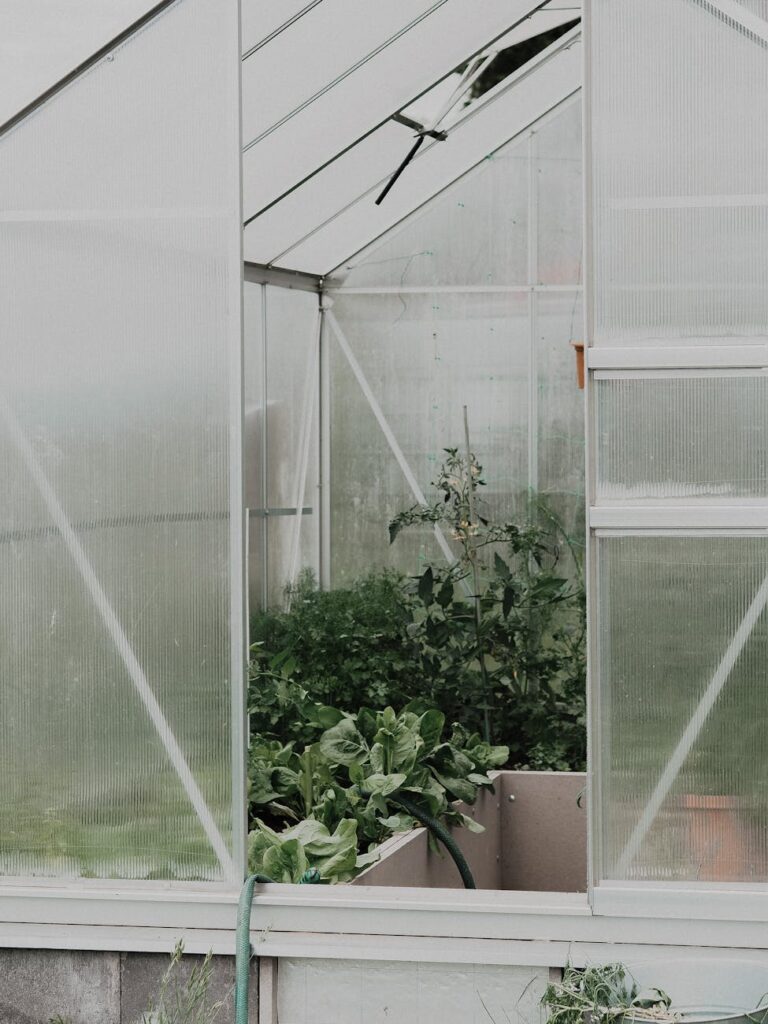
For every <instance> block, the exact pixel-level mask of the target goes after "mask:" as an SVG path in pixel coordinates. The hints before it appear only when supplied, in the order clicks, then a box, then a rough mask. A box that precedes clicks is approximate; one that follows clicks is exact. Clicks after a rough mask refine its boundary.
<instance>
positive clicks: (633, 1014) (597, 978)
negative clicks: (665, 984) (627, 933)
mask: <svg viewBox="0 0 768 1024" xmlns="http://www.w3.org/2000/svg"><path fill="white" fill-rule="evenodd" d="M541 1002H542V1006H544V1007H545V1009H546V1010H547V1013H548V1017H547V1024H585V1022H586V1024H612V1022H613V1021H614V1020H616V1018H624V1017H627V1018H628V1019H631V1020H635V1021H659V1022H660V1024H665V1022H669V1024H671V1022H673V1021H675V1020H677V1019H678V1016H677V1015H676V1014H675V1013H673V1012H671V1011H670V1003H671V1000H670V998H669V996H668V995H667V994H666V992H663V991H662V990H661V989H657V988H654V989H650V991H649V992H648V993H647V994H646V995H643V994H642V993H641V992H640V991H639V990H638V986H637V983H636V982H635V979H634V978H633V977H632V975H631V974H630V973H629V972H628V971H627V969H626V967H624V965H623V964H620V963H612V964H603V965H601V966H595V967H586V968H584V969H583V970H582V969H578V968H575V967H571V966H568V967H566V968H565V970H564V972H563V980H562V981H557V982H551V983H550V984H549V985H548V986H547V988H546V991H545V992H544V996H543V997H542V1000H541Z"/></svg>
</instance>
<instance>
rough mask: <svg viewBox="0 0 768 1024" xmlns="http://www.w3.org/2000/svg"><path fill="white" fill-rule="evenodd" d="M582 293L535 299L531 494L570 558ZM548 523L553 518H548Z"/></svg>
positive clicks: (577, 542) (580, 441)
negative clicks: (565, 543)
mask: <svg viewBox="0 0 768 1024" xmlns="http://www.w3.org/2000/svg"><path fill="white" fill-rule="evenodd" d="M581 300H582V296H581V292H580V291H577V290H574V291H572V292H566V291H564V292H549V293H539V294H538V295H537V296H536V310H535V326H536V355H535V358H536V376H537V384H538V387H537V389H536V422H537V434H536V465H537V476H536V479H535V488H534V489H535V491H536V492H537V493H538V495H539V500H540V502H541V505H542V508H543V509H544V510H546V513H547V515H545V519H549V520H550V524H551V525H552V526H554V528H555V530H556V532H557V533H561V534H563V535H564V537H565V538H566V539H567V541H568V543H569V545H570V546H571V548H570V550H571V553H572V554H573V555H574V557H575V558H576V559H577V560H579V561H581V559H582V557H583V552H584V536H585V525H584V514H585V501H584V487H585V478H584V391H583V390H581V389H580V388H579V382H578V375H577V364H576V353H575V350H574V348H573V345H572V344H571V342H572V341H574V340H578V338H580V336H581V324H582V308H581V307H582V301H581ZM550 517H551V518H550Z"/></svg>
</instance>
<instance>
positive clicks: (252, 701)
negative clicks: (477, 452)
mask: <svg viewBox="0 0 768 1024" xmlns="http://www.w3.org/2000/svg"><path fill="white" fill-rule="evenodd" d="M483 486H484V482H483V477H482V467H481V466H480V465H479V464H478V462H477V460H476V459H475V457H474V456H470V458H469V459H465V458H462V456H461V455H459V453H458V450H457V449H447V450H446V461H445V463H444V465H443V466H442V467H441V470H440V474H439V476H438V478H437V479H436V480H435V487H436V488H437V491H438V494H439V500H438V501H436V502H434V503H433V504H431V505H424V506H422V505H415V506H413V507H412V508H410V509H407V510H406V511H404V512H403V513H401V514H400V515H399V516H397V517H396V518H395V519H394V520H393V521H392V522H391V523H390V537H391V539H392V540H395V539H396V538H397V537H398V535H399V534H400V533H401V532H402V531H403V530H406V529H408V528H409V527H410V526H412V525H414V524H419V523H421V524H423V523H429V524H437V525H439V526H440V527H441V528H442V529H443V530H444V532H445V533H446V534H447V535H448V536H449V537H450V538H451V539H452V540H453V541H454V542H455V543H457V544H458V548H459V555H458V558H457V560H456V562H455V563H454V564H453V565H450V566H449V565H444V564H441V565H438V564H434V565H427V566H425V567H424V569H423V570H422V572H421V573H420V574H419V575H418V576H416V577H414V578H411V579H405V578H403V577H401V576H397V575H395V574H392V573H390V572H379V573H376V572H373V573H370V574H369V575H367V576H366V577H364V578H363V579H362V580H360V581H359V582H358V583H356V584H355V585H354V586H352V587H350V588H346V589H342V590H336V591H330V592H328V593H322V592H320V591H318V590H317V589H316V588H315V585H314V581H313V580H312V578H311V576H307V575H305V576H303V577H302V579H301V580H300V582H299V584H298V585H297V586H296V588H294V589H293V590H292V591H291V592H290V595H289V597H290V609H289V610H288V611H271V612H266V613H263V614H261V615H258V616H256V617H255V618H254V620H253V640H254V644H253V647H252V662H251V685H250V698H249V711H250V715H251V727H252V730H253V732H254V733H255V734H257V735H258V736H259V737H260V741H259V742H262V741H263V740H271V741H280V743H281V744H282V745H284V744H287V743H292V744H294V747H293V748H292V750H293V749H296V750H299V749H301V750H303V749H304V748H306V747H307V746H310V745H312V744H313V743H316V742H317V741H318V740H319V737H320V735H321V733H322V732H323V730H324V729H325V728H328V727H329V726H330V725H335V724H336V723H337V722H338V721H339V719H340V716H341V715H342V713H344V714H346V715H352V714H354V713H356V712H357V710H358V708H359V707H360V706H361V705H364V706H367V707H372V708H378V709H381V708H383V707H386V706H388V705H391V706H393V707H404V706H405V705H407V704H408V703H409V702H410V701H412V700H413V699H414V698H416V697H419V698H423V699H424V700H425V701H426V702H427V703H428V704H429V705H430V706H433V707H437V708H440V710H441V711H442V712H443V713H444V715H445V716H446V719H447V720H448V721H449V722H455V723H459V724H460V725H461V726H463V727H464V729H465V730H467V732H468V733H480V734H481V735H482V736H483V738H484V739H485V740H486V741H487V742H489V743H492V744H504V745H506V746H508V747H509V751H510V759H509V767H513V768H533V769H539V770H545V769H553V770H576V771H578V770H582V769H583V768H584V767H585V762H586V725H585V719H586V711H585V697H584V690H585V675H586V658H585V632H586V630H585V600H584V590H583V585H582V583H581V579H580V572H579V564H578V557H577V555H576V553H575V552H574V550H573V549H572V548H571V547H570V545H569V544H568V542H567V540H566V542H565V543H564V542H563V534H562V530H561V529H560V528H559V525H558V524H557V521H556V520H555V518H554V517H553V516H552V514H551V513H550V512H549V511H548V510H547V509H546V508H545V507H544V506H543V505H542V504H541V503H539V504H537V505H535V507H534V506H533V505H532V512H531V519H530V521H529V522H526V523H524V524H522V525H521V524H515V523H494V522H492V521H491V520H490V518H489V517H487V516H485V515H484V514H483V506H482V501H481V499H480V496H479V489H480V488H482V487H483ZM541 524H544V525H541ZM571 556H572V557H571ZM568 558H570V564H569V566H568V568H567V569H566V568H565V564H566V560H567V559H568ZM286 756H288V755H287V754H286ZM268 760H269V759H268ZM256 774H258V772H257V773H256ZM274 778H275V784H274V786H273V789H274V792H275V794H276V797H275V798H276V799H277V798H279V797H280V796H281V795H284V794H283V789H282V788H281V779H282V782H283V783H285V780H286V779H287V776H286V777H283V776H282V775H281V773H277V774H276V775H275V776H274ZM297 820H298V819H297Z"/></svg>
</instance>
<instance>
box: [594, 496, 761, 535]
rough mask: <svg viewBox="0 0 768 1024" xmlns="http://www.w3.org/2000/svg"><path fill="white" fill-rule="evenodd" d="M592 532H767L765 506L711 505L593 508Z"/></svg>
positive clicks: (670, 504) (658, 504)
mask: <svg viewBox="0 0 768 1024" xmlns="http://www.w3.org/2000/svg"><path fill="white" fill-rule="evenodd" d="M589 526H590V528H591V529H593V530H706V531H708V532H711V531H713V530H718V531H722V530H726V531H728V530H731V531H738V530H759V531H765V530H768V503H766V502H764V501H763V502H760V503H759V504H754V505H746V504H744V505H742V504H739V503H738V499H735V500H734V504H732V505H723V504H719V505H713V504H710V503H709V502H706V503H705V502H704V501H702V502H701V503H700V504H696V505H677V504H674V503H673V502H672V501H670V502H669V503H668V504H667V503H664V504H661V503H658V502H657V503H656V504H654V505H639V504H626V505H623V504H615V505H607V504H606V505H602V504H601V505H593V506H592V508H590V510H589Z"/></svg>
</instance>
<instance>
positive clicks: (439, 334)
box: [329, 293, 529, 583]
mask: <svg viewBox="0 0 768 1024" xmlns="http://www.w3.org/2000/svg"><path fill="white" fill-rule="evenodd" d="M333 312H334V315H335V316H336V318H337V320H338V323H339V326H340V328H341V330H342V332H343V335H344V339H345V341H346V343H347V345H348V347H349V350H350V351H351V353H352V356H353V359H354V361H355V363H356V364H357V366H358V367H359V370H360V371H361V373H362V375H363V377H364V379H365V382H366V384H367V385H368V387H369V389H370V392H371V394H372V395H373V398H374V401H375V404H376V405H377V407H378V409H379V410H380V411H381V413H382V415H383V417H384V419H385V421H386V424H387V427H388V429H389V430H390V431H391V437H392V439H394V441H395V443H396V445H397V447H398V449H399V450H400V452H401V454H402V456H403V458H404V459H405V461H406V462H407V465H408V467H409V469H410V471H411V472H412V473H413V476H414V478H415V480H416V481H417V482H418V484H419V486H420V487H421V488H422V490H423V491H424V492H425V493H426V492H428V491H429V490H430V488H429V484H430V482H431V481H432V480H434V479H435V477H436V476H437V473H438V470H439V467H440V463H441V461H442V460H443V458H444V452H443V449H444V448H446V447H448V446H456V447H460V446H462V445H463V440H462V439H463V436H464V428H463V421H462V408H463V406H464V405H466V406H467V408H468V416H469V426H470V433H471V438H472V446H473V450H474V451H476V452H477V453H478V456H479V457H480V460H481V462H482V463H483V466H484V467H485V474H484V476H485V479H486V481H487V484H488V486H487V487H486V488H484V494H483V497H484V498H485V499H486V501H487V502H488V509H487V511H488V512H490V513H491V515H492V516H498V517H500V518H502V519H503V518H506V517H508V516H514V515H516V514H518V513H520V512H521V511H522V510H523V509H524V508H525V498H526V495H527V479H528V381H529V370H528V358H529V339H528V297H527V295H525V294H522V293H516V294H503V295H472V294H470V295H467V294H434V293H432V294H426V295H408V296H403V297H402V298H400V297H399V296H397V295H375V296H359V295H355V296H348V297H344V298H343V299H342V298H339V299H337V300H336V302H335V304H334V307H333ZM329 347H330V348H331V352H332V363H331V380H332V405H331V494H332V509H331V529H332V537H331V551H332V564H333V575H334V580H335V582H337V583H340V582H342V581H344V580H346V579H351V578H354V577H355V576H356V575H359V574H360V573H361V572H364V571H366V570H367V569H369V568H370V567H371V566H372V565H390V566H396V567H399V568H408V569H411V570H413V571H416V570H418V567H419V565H420V563H421V561H422V560H423V559H424V558H428V559H434V558H439V557H441V556H440V551H439V549H438V548H437V547H436V544H435V538H434V535H433V534H432V532H431V531H430V530H427V529H425V531H424V533H423V534H421V535H420V534H419V533H418V532H417V531H415V530H414V531H406V532H405V533H403V535H402V536H401V537H399V538H398V539H397V542H396V543H395V544H394V545H392V546H390V544H389V536H388V531H387V523H388V522H389V520H390V519H391V518H392V517H393V516H394V515H396V514H397V513H398V512H400V511H403V510H404V509H406V508H409V507H410V506H411V505H414V504H416V503H417V497H416V495H415V494H414V492H413V490H412V488H411V487H410V486H409V483H408V480H407V477H406V475H405V473H404V471H403V467H402V465H401V464H399V463H398V460H397V456H396V455H395V453H394V451H393V449H392V446H391V444H390V441H389V439H388V438H387V435H386V432H385V430H383V429H382V425H381V422H380V421H379V420H378V419H377V416H376V414H375V413H374V410H373V408H372V406H371V404H370V401H369V399H368V397H367V396H366V394H365V391H364V389H363V388H362V387H361V385H360V379H359V377H358V376H356V374H355V371H354V370H353V368H352V366H351V365H350V362H349V360H348V358H347V356H346V354H345V353H344V351H343V350H342V347H341V346H340V345H339V344H338V343H337V341H336V339H335V337H334V336H333V335H331V337H330V339H329Z"/></svg>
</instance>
